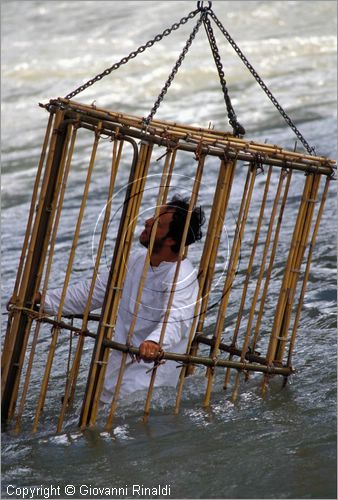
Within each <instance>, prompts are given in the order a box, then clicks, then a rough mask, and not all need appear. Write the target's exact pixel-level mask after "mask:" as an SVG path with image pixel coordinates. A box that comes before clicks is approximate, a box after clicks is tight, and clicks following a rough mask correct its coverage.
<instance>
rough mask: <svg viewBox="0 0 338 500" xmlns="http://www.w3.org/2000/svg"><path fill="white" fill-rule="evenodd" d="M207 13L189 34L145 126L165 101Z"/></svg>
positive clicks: (144, 120) (202, 14)
mask: <svg viewBox="0 0 338 500" xmlns="http://www.w3.org/2000/svg"><path fill="white" fill-rule="evenodd" d="M206 15H207V14H206V12H205V11H202V13H201V16H200V18H199V20H198V21H197V23H196V26H195V27H194V29H193V30H192V32H191V34H190V36H189V38H188V40H187V42H186V44H185V46H184V48H183V50H182V52H181V54H180V56H179V58H178V59H177V61H176V63H175V66H174V67H173V69H172V71H171V73H170V75H169V77H168V80H167V81H166V83H165V85H164V87H163V88H162V90H161V92H160V94H159V96H158V98H157V99H156V101H155V104H154V106H153V107H152V109H151V111H150V113H149V115H148V116H147V118H144V119H143V123H144V125H145V126H147V125H149V123H150V121H151V120H152V119H153V117H154V115H155V113H156V111H157V110H158V108H159V107H160V104H161V102H162V101H163V99H164V96H165V94H166V93H167V91H168V89H169V87H170V85H171V83H172V81H173V80H174V78H175V75H176V73H177V71H178V70H179V68H180V66H181V64H182V62H183V60H184V58H185V56H186V54H187V52H188V50H189V48H190V46H191V44H192V42H193V40H194V38H195V36H196V34H197V32H198V30H199V28H200V26H201V24H202V22H203V21H204V20H205V19H206Z"/></svg>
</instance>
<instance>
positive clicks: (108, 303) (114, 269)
mask: <svg viewBox="0 0 338 500" xmlns="http://www.w3.org/2000/svg"><path fill="white" fill-rule="evenodd" d="M151 152H152V145H151V144H148V143H146V142H145V141H142V143H141V146H140V152H139V155H138V159H137V164H136V166H135V170H134V169H132V170H131V173H130V182H129V186H128V190H127V193H126V199H125V204H124V210H123V213H122V216H121V221H120V227H119V232H118V236H117V239H116V244H115V250H114V256H113V260H112V266H111V271H110V275H109V279H108V283H107V290H106V296H105V299H104V304H103V307H102V313H101V319H100V323H99V327H98V333H97V338H96V342H95V346H94V351H93V356H92V361H91V366H90V370H89V375H88V380H87V387H86V391H85V396H84V400H83V404H82V409H81V415H80V421H79V425H80V427H81V428H85V427H86V426H87V425H94V424H95V420H96V414H97V408H98V403H99V397H100V393H101V388H102V384H103V381H104V375H105V368H106V364H107V360H108V356H109V352H108V351H109V350H108V349H106V348H105V346H104V345H103V339H104V338H107V339H111V336H112V333H113V329H114V327H115V322H116V316H117V308H118V304H119V300H120V297H121V291H122V287H123V282H124V277H125V267H126V265H127V262H128V256H129V251H130V245H131V237H132V234H133V231H134V227H135V224H136V216H137V210H138V208H139V205H140V203H141V199H142V196H143V191H144V184H145V181H146V177H147V172H148V167H149V163H150V159H151ZM122 257H123V258H122ZM116 285H117V286H116Z"/></svg>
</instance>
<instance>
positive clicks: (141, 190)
mask: <svg viewBox="0 0 338 500" xmlns="http://www.w3.org/2000/svg"><path fill="white" fill-rule="evenodd" d="M145 144H146V145H147V143H146V142H145ZM147 147H148V145H147ZM146 153H147V154H146V161H145V163H144V169H145V171H144V172H143V175H142V177H141V178H140V179H138V187H137V196H136V197H135V198H134V214H135V215H134V216H133V217H132V222H131V224H130V227H128V231H127V234H126V238H125V243H126V244H127V252H128V255H129V254H130V250H131V244H132V235H133V234H134V231H135V227H136V221H137V216H138V214H139V211H140V206H141V201H142V197H143V193H144V188H145V184H146V180H147V172H148V168H149V165H150V161H151V155H152V147H148V149H147V152H146ZM120 274H121V276H123V280H124V278H125V275H126V266H124V269H123V272H122V273H120ZM120 288H122V286H121V287H120ZM116 314H117V311H116ZM114 318H115V319H114V321H116V315H115V316H114ZM110 324H111V320H110ZM107 338H108V339H111V333H110V334H109V335H108V336H107ZM108 357H109V353H108V350H107V349H105V350H104V351H103V363H102V366H101V370H100V374H99V379H98V383H97V388H96V393H95V397H94V402H93V406H92V415H91V418H90V421H89V424H90V425H94V424H95V421H96V414H97V410H98V405H99V401H100V394H101V392H102V389H103V383H104V377H105V371H106V366H107V363H108Z"/></svg>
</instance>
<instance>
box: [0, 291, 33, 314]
mask: <svg viewBox="0 0 338 500" xmlns="http://www.w3.org/2000/svg"><path fill="white" fill-rule="evenodd" d="M40 302H41V293H40V292H36V294H35V297H34V304H33V305H34V306H36V305H37V304H40ZM12 304H14V302H13V296H12V297H11V298H10V299H9V301H8V302H7V304H6V309H7V311H9V310H10V308H11V305H12Z"/></svg>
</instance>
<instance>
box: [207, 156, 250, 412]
mask: <svg viewBox="0 0 338 500" xmlns="http://www.w3.org/2000/svg"><path fill="white" fill-rule="evenodd" d="M248 173H249V174H250V175H249V177H250V182H249V186H248V190H247V191H246V190H244V192H243V197H242V203H241V207H244V208H243V210H241V208H240V212H239V215H240V217H239V219H238V222H239V224H238V230H237V232H236V235H235V238H234V241H233V245H232V250H231V255H230V260H229V268H228V272H227V276H226V279H225V281H224V287H223V295H222V299H221V302H220V307H219V312H218V316H217V321H216V327H215V335H214V338H215V344H214V346H213V348H212V351H211V355H210V357H211V358H213V359H214V360H216V358H217V356H218V352H219V344H220V342H221V336H222V331H223V327H224V321H225V315H226V310H227V306H228V302H229V298H230V292H231V286H232V283H233V279H234V276H235V272H236V266H237V262H238V257H239V253H240V248H241V243H242V239H243V234H244V228H245V225H246V220H247V216H248V212H249V207H250V203H251V197H252V192H253V188H254V183H255V179H256V173H257V168H256V166H255V165H250V167H249V172H248ZM241 212H242V214H241ZM213 379H214V370H213V369H210V368H208V383H207V389H206V392H205V397H204V402H203V405H204V406H205V407H208V406H209V404H210V398H211V389H212V384H213Z"/></svg>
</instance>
